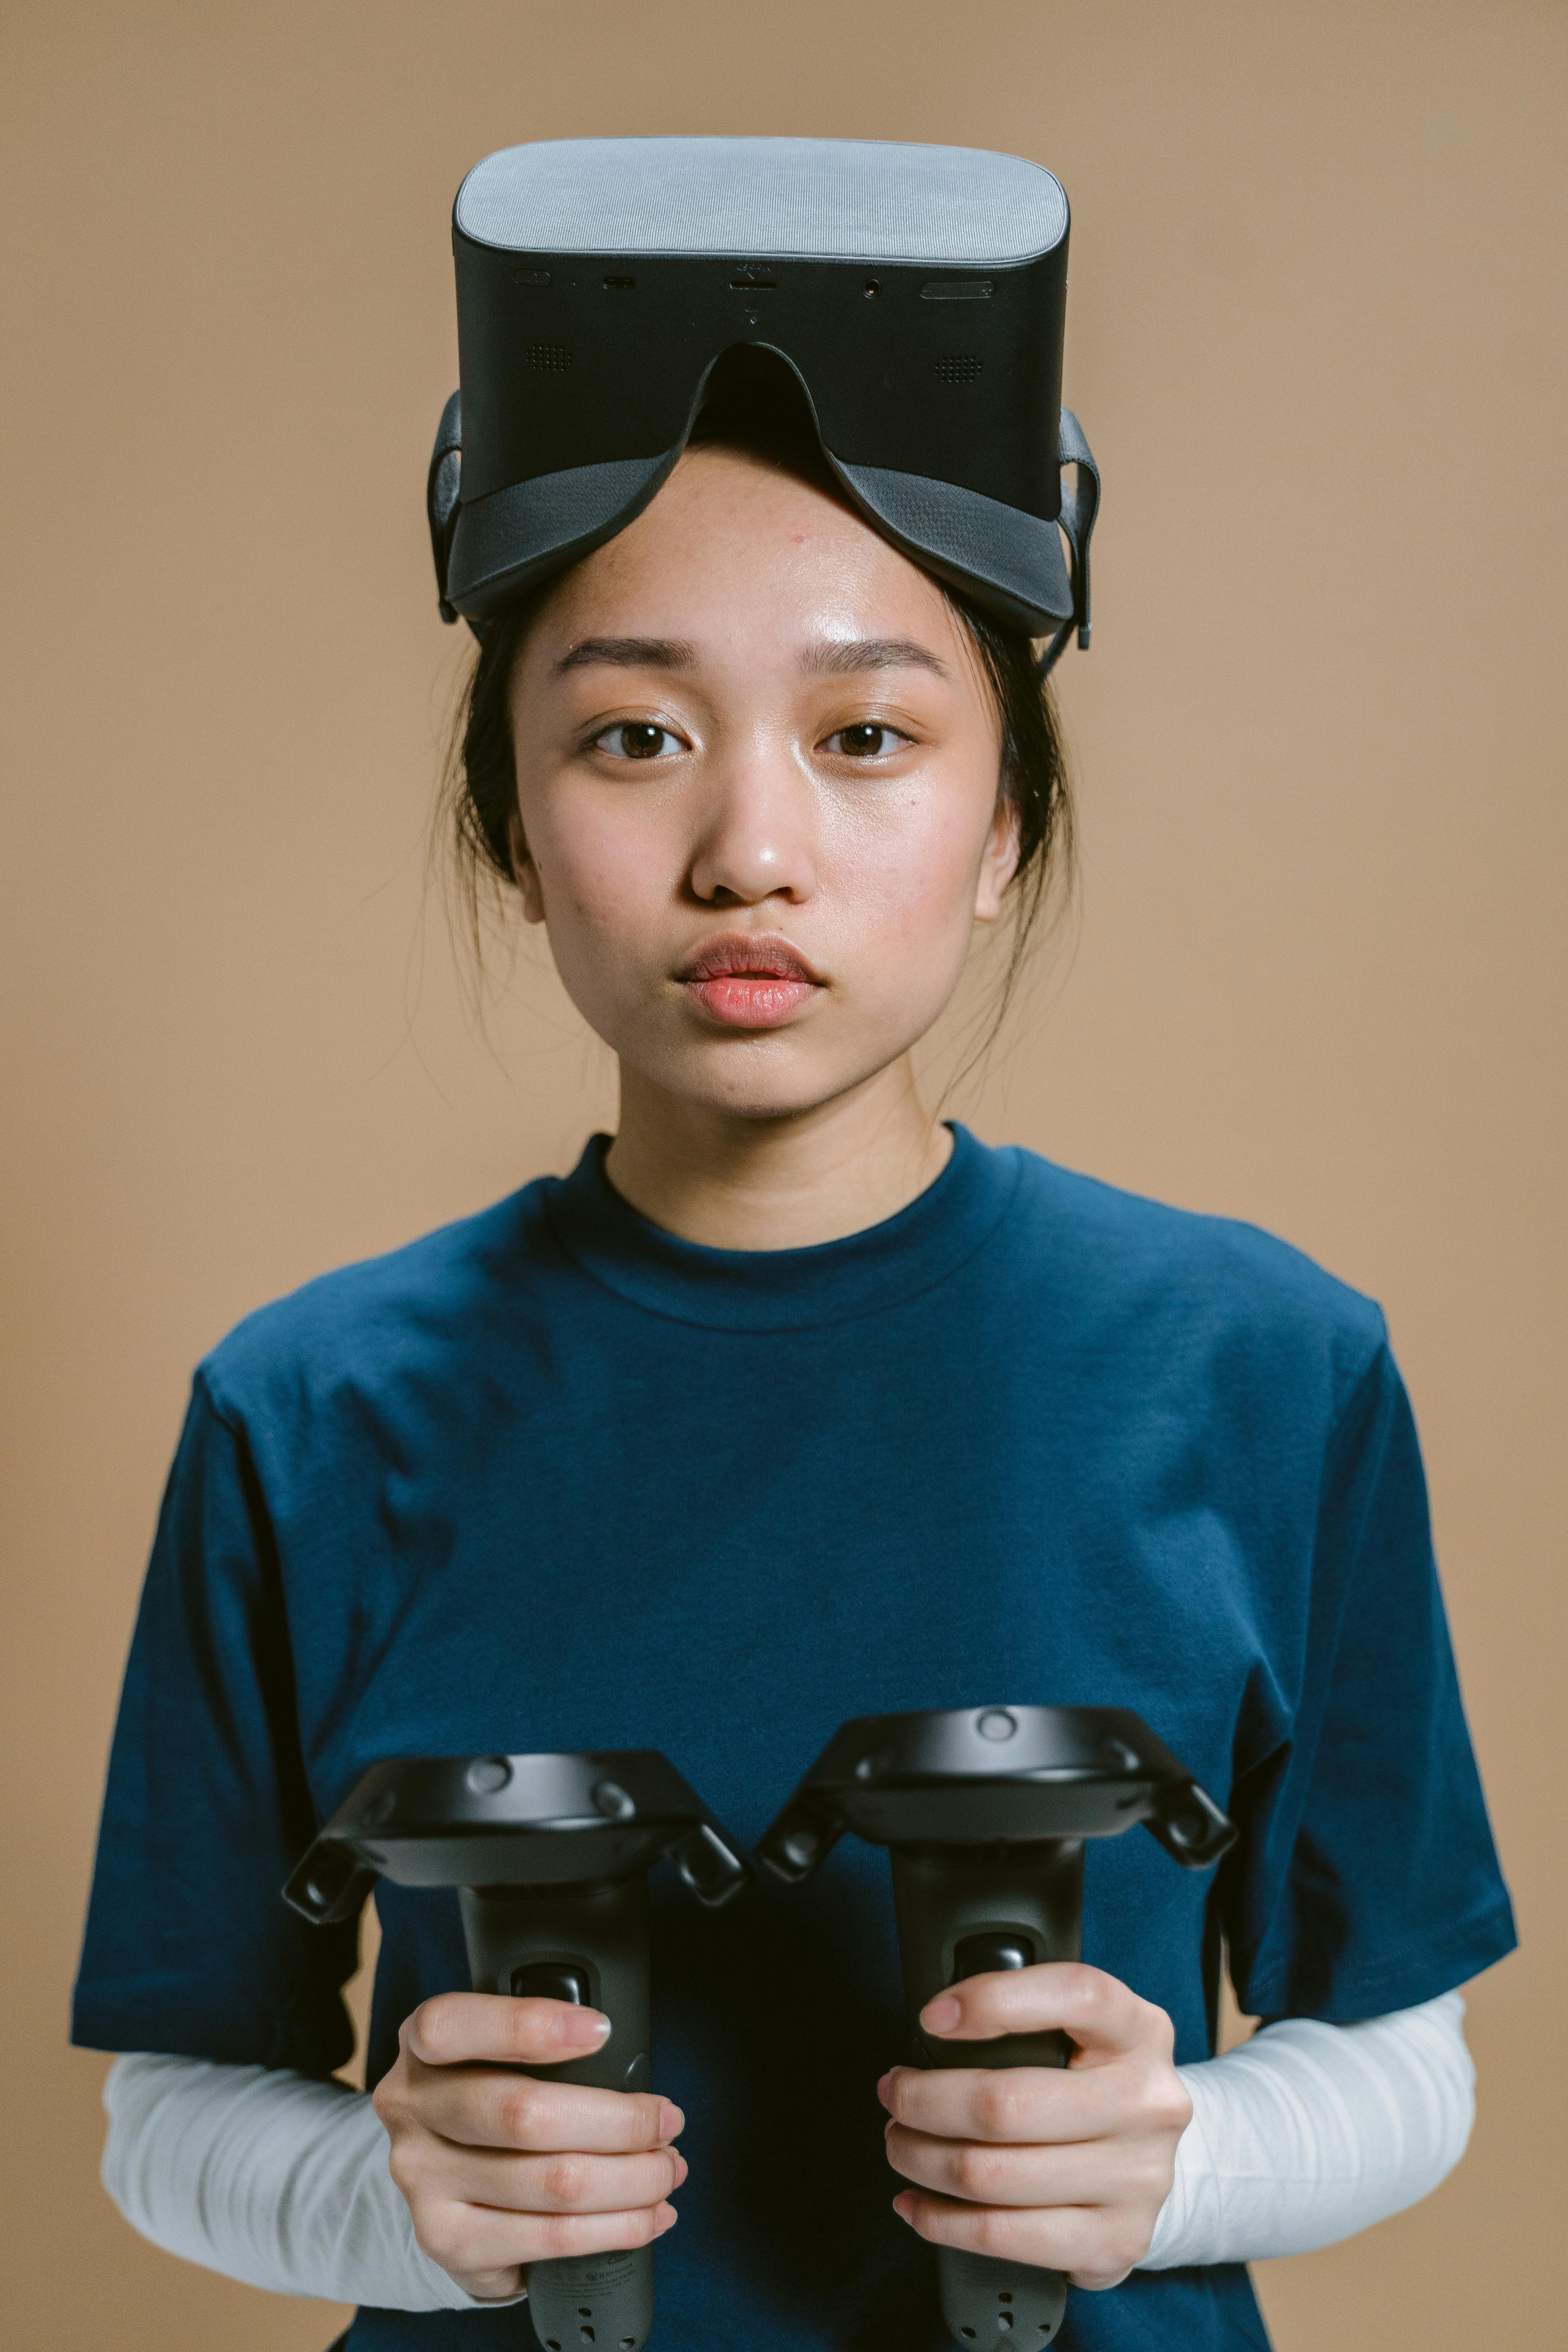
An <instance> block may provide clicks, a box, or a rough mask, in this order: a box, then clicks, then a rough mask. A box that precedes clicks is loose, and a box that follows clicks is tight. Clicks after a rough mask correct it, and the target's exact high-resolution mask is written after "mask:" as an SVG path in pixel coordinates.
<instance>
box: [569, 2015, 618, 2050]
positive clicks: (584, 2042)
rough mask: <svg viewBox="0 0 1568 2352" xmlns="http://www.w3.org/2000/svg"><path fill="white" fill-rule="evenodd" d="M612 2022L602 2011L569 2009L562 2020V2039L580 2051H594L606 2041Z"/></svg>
mask: <svg viewBox="0 0 1568 2352" xmlns="http://www.w3.org/2000/svg"><path fill="white" fill-rule="evenodd" d="M609 2030H610V2021H609V2019H608V2018H607V2017H606V2016H605V2014H604V2012H603V2011H602V2010H597V2009H569V2010H568V2011H566V2013H565V2015H564V2016H563V2018H562V2020H561V2039H562V2041H563V2042H572V2043H573V2044H574V2046H575V2047H576V2048H577V2049H579V2050H592V2049H595V2047H596V2046H597V2044H598V2043H599V2042H603V2040H604V2039H605V2035H606V2034H607V2033H608V2032H609Z"/></svg>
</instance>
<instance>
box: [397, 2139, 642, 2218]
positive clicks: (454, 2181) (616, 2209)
mask: <svg viewBox="0 0 1568 2352" xmlns="http://www.w3.org/2000/svg"><path fill="white" fill-rule="evenodd" d="M686 2172H687V2165H686V2158H684V2157H683V2156H681V2155H680V2154H679V2152H678V2151H677V2150H676V2149H675V2148H672V2147H666V2148H658V2149H656V2150H654V2151H653V2152H652V2153H650V2154H648V2155H646V2156H586V2155H584V2154H583V2153H582V2152H581V2151H580V2150H578V2149H575V2148H570V2149H566V2148H558V2149H553V2150H552V2152H551V2153H550V2154H549V2155H547V2156H511V2155H508V2154H505V2153H503V2152H502V2151H501V2150H500V2149H498V2148H490V2147H454V2146H453V2144H452V2143H451V2141H449V2140H438V2139H433V2138H428V2137H427V2138H426V2140H425V2141H424V2143H423V2145H422V2146H421V2147H418V2148H417V2149H409V2150H405V2152H404V2154H403V2157H402V2158H401V2160H400V2162H399V2165H398V2168H397V2171H396V2173H395V2179H396V2180H397V2185H398V2187H399V2188H400V2189H403V2191H404V2193H405V2196H419V2195H423V2196H424V2197H425V2198H426V2200H428V2201H429V2202H430V2203H432V2204H436V2203H439V2202H446V2203H451V2204H462V2205H484V2206H489V2207H493V2208H494V2209H496V2210H498V2211H500V2212H507V2213H628V2212H636V2211H638V2210H641V2209H642V2208H643V2207H645V2206H647V2207H652V2206H656V2205H662V2204H663V2203H664V2202H665V2200H666V2199H667V2198H668V2197H670V2196H672V2195H673V2194H674V2192H675V2190H676V2189H679V2187H680V2184H681V2182H682V2181H683V2180H684V2179H686Z"/></svg>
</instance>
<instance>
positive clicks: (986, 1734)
mask: <svg viewBox="0 0 1568 2352" xmlns="http://www.w3.org/2000/svg"><path fill="white" fill-rule="evenodd" d="M974 1728H975V1730H976V1731H977V1732H978V1733H979V1734H980V1737H981V1738H982V1739H1011V1738H1012V1737H1013V1734H1014V1733H1015V1732H1016V1730H1017V1728H1018V1718H1017V1717H1016V1715H1009V1714H1008V1712H1007V1710H1006V1708H1005V1706H988V1707H987V1708H986V1710H985V1712H984V1715H978V1716H976V1717H975V1718H974Z"/></svg>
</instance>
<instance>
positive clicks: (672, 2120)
mask: <svg viewBox="0 0 1568 2352" xmlns="http://www.w3.org/2000/svg"><path fill="white" fill-rule="evenodd" d="M685 2129H686V2117H685V2116H683V2115H682V2114H681V2112H680V2109H679V2107H677V2106H673V2105H671V2104H670V2102H669V2100H668V2099H661V2100H660V2101H659V2103H658V2136H659V2137H660V2139H679V2137H680V2134H681V2133H682V2132H683V2131H684V2130H685Z"/></svg>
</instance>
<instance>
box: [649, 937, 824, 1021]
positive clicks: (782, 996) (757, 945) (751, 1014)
mask: <svg viewBox="0 0 1568 2352" xmlns="http://www.w3.org/2000/svg"><path fill="white" fill-rule="evenodd" d="M676 976H677V978H678V979H679V981H680V982H681V984H682V986H683V987H684V989H685V991H686V993H687V995H688V997H689V999H690V1000H691V1002H692V1003H695V1004H698V1005H700V1007H701V1009H702V1011H703V1012H704V1013H707V1014H708V1016H709V1018H710V1020H712V1021H716V1022H717V1023H719V1024H720V1025H721V1027H722V1028H725V1029H776V1028H777V1027H779V1025H780V1024H782V1023H783V1022H784V1021H787V1020H788V1018H789V1016H790V1014H791V1013H794V1012H795V1010H796V1009H797V1007H798V1006H800V1005H802V1004H804V1003H806V1002H807V1001H808V999H810V998H811V997H813V996H816V994H817V993H818V992H819V991H820V990H821V988H822V987H823V984H824V983H823V982H822V980H821V978H820V977H819V975H818V974H817V973H816V971H814V970H813V969H812V967H811V965H810V964H809V963H808V962H807V961H806V960H805V956H803V955H802V954H801V952H800V950H799V949H798V948H794V947H792V946H791V945H790V943H789V941H788V940H786V939H783V938H781V937H780V936H779V934H778V933H777V932H776V931H773V932H763V933H762V934H760V935H758V936H757V937H756V938H748V937H747V936H746V935H745V933H744V932H739V931H737V932H732V933H731V934H730V935H729V936H728V937H726V938H722V939H716V940H704V941H703V942H702V945H701V946H700V947H699V948H696V949H694V950H692V952H691V954H690V955H689V956H688V957H687V959H686V961H685V962H684V963H683V964H682V965H681V967H680V970H679V972H678V973H677V975H676Z"/></svg>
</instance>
